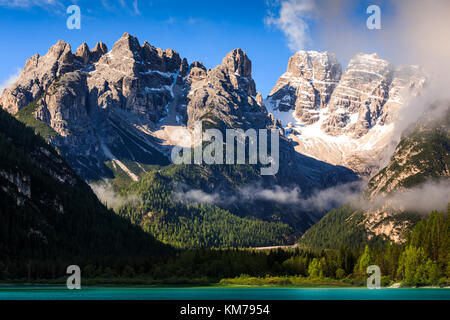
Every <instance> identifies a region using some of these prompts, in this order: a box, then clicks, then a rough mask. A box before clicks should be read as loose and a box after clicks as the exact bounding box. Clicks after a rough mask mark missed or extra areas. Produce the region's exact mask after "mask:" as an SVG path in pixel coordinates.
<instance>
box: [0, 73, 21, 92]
mask: <svg viewBox="0 0 450 320" xmlns="http://www.w3.org/2000/svg"><path fill="white" fill-rule="evenodd" d="M21 72H22V69H20V68H17V70H16V72H14V73H13V74H11V75H10V76H9V77H8V79H6V80H4V81H3V82H2V83H0V96H1V95H2V93H3V90H4V89H6V88H9V87H10V86H11V85H12V84H13V83H14V82H16V81H17V79H19V76H20V73H21Z"/></svg>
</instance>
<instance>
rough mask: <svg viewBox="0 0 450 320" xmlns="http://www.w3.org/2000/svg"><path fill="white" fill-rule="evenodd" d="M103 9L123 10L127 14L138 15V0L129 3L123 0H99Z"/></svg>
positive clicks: (114, 11)
mask: <svg viewBox="0 0 450 320" xmlns="http://www.w3.org/2000/svg"><path fill="white" fill-rule="evenodd" d="M101 2H102V6H103V8H104V9H106V10H108V11H110V12H113V13H120V12H123V11H124V10H125V12H127V13H128V14H132V15H140V14H141V12H140V10H139V2H138V0H133V1H132V2H131V5H130V4H129V3H127V2H126V1H125V0H101Z"/></svg>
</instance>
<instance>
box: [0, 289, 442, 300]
mask: <svg viewBox="0 0 450 320" xmlns="http://www.w3.org/2000/svg"><path fill="white" fill-rule="evenodd" d="M0 300H450V289H434V288H418V289H415V288H408V289H406V288H405V289H403V288H396V289H388V288H385V289H372V290H370V289H367V288H254V287H251V288H249V287H242V288H236V287H230V288H217V287H210V288H208V287H204V288H198V287H197V288H157V287H139V288H119V287H116V288H110V287H108V288H101V287H85V288H82V289H81V290H68V289H66V288H65V287H36V286H34V287H0Z"/></svg>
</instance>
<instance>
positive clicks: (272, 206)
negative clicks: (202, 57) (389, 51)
mask: <svg viewBox="0 0 450 320" xmlns="http://www.w3.org/2000/svg"><path fill="white" fill-rule="evenodd" d="M425 86H426V75H425V73H424V72H423V71H422V70H421V69H420V68H419V67H417V66H400V67H395V66H393V65H392V64H391V63H389V62H388V61H385V60H383V59H381V58H380V57H379V56H378V55H376V54H362V53H359V54H357V55H356V56H355V57H354V58H352V59H351V60H350V62H349V64H348V66H347V68H346V69H345V70H344V71H343V70H342V66H341V64H340V63H339V62H338V61H337V59H336V56H335V55H334V54H332V53H328V52H315V51H300V52H298V53H296V54H295V55H293V56H292V57H291V58H290V60H289V63H288V67H287V71H286V73H285V74H283V75H282V76H281V77H280V78H279V80H278V81H277V82H276V84H275V86H274V88H273V89H272V91H271V92H270V94H269V96H268V97H266V98H265V99H264V98H263V97H262V95H261V94H260V93H258V92H257V90H256V84H255V81H254V80H253V78H252V62H251V60H250V59H249V57H248V56H247V54H246V53H245V52H244V51H243V50H242V49H235V50H232V51H231V52H229V53H228V54H227V55H226V56H225V57H224V58H223V60H222V63H221V64H220V65H218V66H216V67H214V68H212V69H207V68H206V67H205V66H204V65H203V64H202V63H201V62H199V61H194V62H192V63H188V61H187V59H186V58H182V57H181V56H180V54H179V53H177V52H175V51H174V50H172V49H167V50H162V49H160V48H156V47H154V46H152V45H150V44H149V43H148V42H144V43H143V44H142V45H141V44H140V43H139V41H138V39H137V38H136V37H134V36H132V35H130V34H128V33H124V34H123V36H122V37H121V38H120V39H119V40H118V41H117V42H116V43H115V44H114V46H113V48H112V49H111V50H110V51H108V49H107V47H106V45H105V44H103V43H101V42H99V43H97V44H96V46H95V47H94V49H92V50H90V49H89V47H88V46H87V44H82V45H81V46H80V47H79V48H78V49H77V50H76V51H75V53H73V52H72V49H71V47H70V45H69V44H68V43H66V42H64V41H58V42H57V43H56V44H55V45H54V46H52V47H51V48H50V49H49V51H48V52H47V54H46V55H44V56H39V55H38V54H36V55H34V56H32V57H31V58H29V59H28V60H27V62H26V64H25V67H24V69H23V70H22V73H21V74H20V77H19V79H18V80H17V81H16V82H15V83H14V84H13V85H12V86H11V87H9V88H7V89H5V90H4V91H3V93H2V96H1V98H0V105H1V106H2V108H3V109H4V110H6V111H8V112H9V113H10V114H12V115H14V116H15V117H16V119H18V120H19V121H21V122H23V123H25V124H26V125H27V126H28V127H32V128H33V129H34V131H35V133H37V134H38V135H40V136H41V137H42V138H44V139H45V140H46V141H47V142H48V143H50V145H52V146H53V147H54V148H55V150H57V152H58V153H59V154H60V155H61V156H62V158H63V159H64V161H67V164H68V165H69V166H70V170H74V172H75V173H76V174H77V175H78V176H80V177H81V178H82V179H83V180H84V181H86V182H88V183H90V184H91V186H93V189H94V190H97V191H98V190H100V192H97V195H98V196H99V197H100V198H102V196H104V191H105V190H104V188H105V185H106V186H108V185H112V188H113V189H114V192H115V193H117V198H119V199H130V198H132V197H133V196H137V198H138V201H122V203H121V204H120V206H118V207H117V208H116V211H117V212H118V213H119V214H120V215H122V216H124V217H126V218H127V219H129V220H131V221H132V222H133V223H135V224H138V225H139V226H140V227H141V228H142V229H144V230H145V231H147V232H148V233H151V234H152V235H153V236H155V237H156V238H157V240H160V241H162V242H165V243H169V244H172V245H175V246H180V247H183V246H192V247H198V246H213V247H223V246H255V245H256V246H262V245H278V244H280V245H281V244H289V243H292V242H293V241H294V240H295V239H296V238H297V237H298V236H300V235H301V234H303V233H304V232H305V231H306V230H308V229H309V228H311V227H312V226H313V225H314V224H315V223H317V221H319V220H320V219H321V218H322V216H323V215H324V214H325V213H326V212H327V211H328V210H329V209H331V208H335V207H338V206H339V205H341V204H342V203H344V202H345V201H347V200H348V199H347V198H346V197H344V195H348V194H354V193H358V192H359V191H360V190H359V188H360V185H361V184H363V181H364V180H366V179H369V178H370V181H369V185H368V186H367V187H366V189H365V194H366V196H368V197H369V198H370V197H374V196H376V195H378V194H380V193H382V192H385V191H391V190H392V189H395V186H396V185H398V184H399V178H398V177H399V176H400V177H401V178H402V181H403V180H407V179H406V178H405V177H404V176H405V174H406V175H407V173H405V172H404V171H409V172H414V176H415V178H411V179H412V180H414V179H415V180H414V181H416V182H417V183H418V181H422V182H424V181H426V180H427V179H428V178H429V177H447V178H448V154H449V149H448V131H447V133H445V134H444V135H443V136H442V135H441V136H433V138H430V139H431V141H428V140H426V141H425V140H424V141H421V142H420V143H421V145H428V146H430V145H434V144H435V143H437V144H439V143H440V145H441V149H433V150H434V152H438V153H439V156H440V157H441V158H440V159H441V160H433V159H436V158H435V154H434V153H433V154H431V155H428V157H431V158H430V159H429V160H430V162H428V160H427V164H426V165H424V166H419V167H418V166H417V163H422V162H420V161H419V160H416V158H417V157H416V155H417V154H420V152H421V151H418V150H416V149H414V148H413V147H411V145H415V147H417V144H416V143H415V141H416V140H414V139H417V137H416V136H415V135H414V134H413V135H411V136H409V135H408V136H404V137H403V138H402V140H401V141H400V140H399V139H400V138H398V139H396V137H395V135H394V132H395V128H396V123H397V121H398V117H399V113H400V111H401V110H402V108H403V106H404V105H405V104H406V103H407V99H406V98H405V97H406V96H408V97H414V96H417V95H419V94H420V92H421V90H423V89H424V88H425ZM200 120H201V121H203V122H204V127H211V128H217V129H219V130H221V131H222V132H224V131H225V130H226V129H231V128H233V129H237V128H239V129H243V130H247V129H250V128H253V129H278V130H279V132H280V133H281V136H280V160H279V171H278V173H277V174H276V175H274V176H261V174H260V173H259V170H257V169H258V165H256V166H253V165H248V164H247V165H211V166H208V165H191V166H190V165H183V166H177V165H173V164H170V162H171V161H170V152H171V150H172V148H173V146H175V145H176V144H177V143H178V140H177V135H176V134H175V133H176V132H177V130H178V129H180V128H184V129H187V130H193V126H194V123H195V122H196V121H200ZM443 126H444V128H445V127H446V126H447V128H448V123H446V124H444V125H443ZM21 130H22V129H21ZM430 130H431V129H430ZM409 137H410V138H409ZM408 139H412V140H408ZM424 139H425V138H424ZM426 139H428V136H427V138H426ZM399 141H400V144H399V145H398V146H397V143H398V142H399ZM405 141H406V142H405ZM405 145H408V147H405ZM396 146H397V147H396ZM394 149H395V152H394ZM425 149H426V148H425ZM392 152H394V156H393V158H392V159H391V160H390V162H389V159H390V156H391V154H392ZM423 154H428V151H426V150H425V151H424V152H423ZM405 159H407V161H410V162H411V163H408V164H407V165H405ZM427 159H428V158H427ZM399 162H401V165H399ZM386 163H388V166H387V167H386V168H384V169H383V170H381V171H380V169H382V167H384V166H385V165H386ZM427 166H429V168H428V167H427ZM425 167H427V168H425ZM0 169H2V168H0ZM419 171H420V172H423V179H422V180H420V179H419V178H417V173H418V172H419ZM6 172H7V171H6ZM8 175H9V173H8ZM410 175H411V174H410ZM8 177H10V176H8ZM10 178H11V177H10ZM11 179H13V178H11ZM11 179H9V180H11ZM14 179H15V178H14ZM14 179H13V180H14ZM74 179H75V178H74ZM408 181H409V180H408ZM80 183H81V182H80ZM83 183H84V182H83ZM417 183H415V184H414V185H417ZM400 184H402V185H403V186H405V187H412V185H413V184H411V183H409V182H405V183H404V184H403V182H401V183H400ZM98 186H101V187H100V188H99V187H98ZM18 188H19V187H18ZM102 188H103V189H102ZM19 189H20V188H19ZM19 189H18V190H19ZM336 190H341V191H339V192H338V193H336ZM342 190H344V191H342ZM11 192H12V191H11ZM14 192H16V191H14ZM19 194H20V190H19ZM19 198H20V197H19ZM19 198H18V199H19ZM102 200H103V201H104V202H105V201H106V200H105V199H102ZM305 200H309V201H305ZM17 201H19V200H17ZM51 201H53V202H54V201H56V202H55V203H58V198H57V197H56V198H53V199H51ZM305 203H306V204H305ZM319 203H320V205H318V204H319ZM101 210H104V209H101ZM382 211H383V212H377V213H376V214H373V215H371V217H383V219H384V220H383V221H388V220H389V219H390V220H392V215H390V216H389V217H391V218H389V219H387V218H386V217H384V216H383V215H384V214H385V211H386V210H382ZM221 217H222V219H223V221H222V222H224V221H226V222H227V223H225V224H223V223H219V222H220V219H221ZM396 217H397V216H396ZM325 218H326V216H325ZM325 218H324V219H325ZM347 218H348V217H346V219H347ZM358 219H359V220H358V225H359V226H360V225H361V221H363V220H364V217H363V216H361V217H360V218H358ZM361 219H362V220H361ZM375 220H376V219H375ZM394 220H395V219H394ZM346 221H347V220H346ZM376 221H377V223H376V224H377V225H380V223H379V222H380V221H378V220H376ZM398 221H402V222H401V223H402V226H403V227H402V228H401V231H398V232H397V233H395V232H394V233H392V232H391V233H392V234H395V235H392V234H391V233H390V231H389V232H388V231H386V232H384V233H383V232H381V233H380V232H378V233H377V231H373V230H375V229H376V228H375V227H373V228H372V229H373V230H372V231H371V232H372V233H371V234H375V235H377V236H378V235H381V234H383V235H387V238H389V239H391V240H396V239H400V238H401V234H403V232H404V229H405V228H408V227H409V226H410V225H413V224H414V221H415V220H414V219H413V218H411V219H409V218H408V219H403V220H398ZM319 223H320V222H319ZM322 223H323V220H322ZM383 223H384V222H383ZM383 223H382V225H383ZM386 223H387V222H386ZM399 223H400V222H399ZM399 223H397V224H399ZM372 224H374V223H372ZM327 225H328V224H327ZM366 225H368V222H367V223H366ZM202 226H203V227H202ZM313 228H314V227H313ZM391 229H395V228H394V227H392V228H391ZM310 230H313V229H310ZM358 230H359V229H358ZM313 231H314V230H313ZM313 231H308V232H307V233H306V234H305V236H304V237H303V238H306V237H307V236H308V234H311V233H313ZM364 232H366V231H364ZM177 233H180V234H177ZM241 235H242V236H241ZM252 235H254V239H253V240H251V239H252ZM264 235H266V238H265V236H264ZM391 235H392V236H391ZM264 238H265V239H264ZM363 240H364V239H363ZM366 240H367V237H366ZM188 243H189V244H188Z"/></svg>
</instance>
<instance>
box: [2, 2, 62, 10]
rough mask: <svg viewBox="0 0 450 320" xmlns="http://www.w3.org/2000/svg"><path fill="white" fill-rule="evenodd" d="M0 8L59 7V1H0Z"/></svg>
mask: <svg viewBox="0 0 450 320" xmlns="http://www.w3.org/2000/svg"><path fill="white" fill-rule="evenodd" d="M0 6H2V7H11V8H30V7H46V8H47V7H49V6H52V7H53V6H58V7H61V6H62V3H61V2H60V1H59V0H0Z"/></svg>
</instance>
